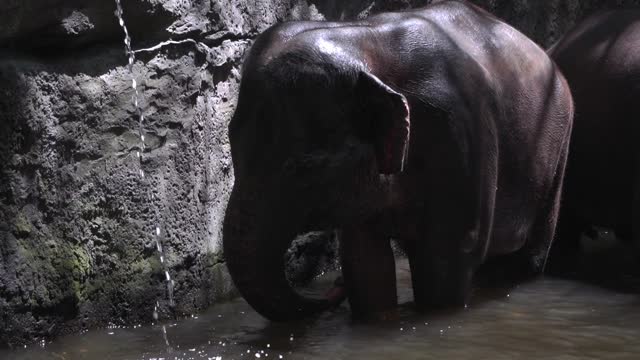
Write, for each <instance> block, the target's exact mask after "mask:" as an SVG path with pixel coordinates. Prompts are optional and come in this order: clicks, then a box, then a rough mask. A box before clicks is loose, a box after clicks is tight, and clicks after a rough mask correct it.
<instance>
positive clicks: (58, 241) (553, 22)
mask: <svg viewBox="0 0 640 360" xmlns="http://www.w3.org/2000/svg"><path fill="white" fill-rule="evenodd" d="M429 2H430V1H428V0H422V1H409V0H386V1H384V0H376V1H372V0H351V1H341V0H310V1H307V0H123V3H124V4H123V5H124V12H125V20H126V23H127V25H128V27H129V29H130V32H131V34H132V39H133V46H134V48H135V49H138V51H137V57H138V61H137V62H136V63H135V64H134V76H135V78H136V80H137V82H138V84H139V89H140V90H141V94H142V106H143V109H144V114H145V117H146V119H147V120H146V122H145V131H146V132H147V136H146V146H147V147H146V152H145V154H144V159H145V160H144V168H145V172H146V174H147V178H148V179H150V181H151V184H152V187H151V189H150V191H152V192H153V195H154V197H153V201H152V202H151V203H148V202H146V201H145V200H144V199H145V196H143V195H144V192H145V191H147V189H146V188H144V187H143V184H142V183H141V181H140V179H139V175H138V171H139V168H138V163H137V160H136V155H135V153H136V151H138V150H139V140H138V135H137V134H138V133H137V131H138V128H137V119H136V117H135V109H134V107H133V106H132V104H131V96H132V89H131V81H130V73H129V72H128V69H127V67H126V63H127V59H126V58H125V54H124V46H123V44H122V39H123V33H122V31H121V29H120V28H119V26H118V23H117V21H116V18H115V16H114V10H115V2H114V1H108V0H104V1H81V0H8V1H2V2H0V346H2V345H17V344H21V343H23V342H28V341H32V340H34V339H37V338H41V337H51V336H55V335H58V334H63V333H68V332H78V331H81V330H82V329H85V328H88V327H96V326H105V325H107V324H109V323H113V324H126V323H139V322H148V321H150V320H151V315H152V309H153V307H154V305H155V303H156V301H157V300H159V299H160V300H164V299H165V298H166V294H165V291H166V290H165V286H164V281H163V279H164V273H163V268H162V266H161V264H160V262H159V261H158V258H157V255H156V252H155V246H154V242H153V239H152V230H153V229H154V227H155V224H154V221H153V219H154V218H156V217H157V218H158V219H159V225H160V226H161V228H162V230H163V234H164V235H163V239H162V241H163V242H164V244H165V250H166V256H167V263H168V268H169V272H170V273H171V276H172V277H173V279H174V281H175V299H176V307H175V309H173V310H174V312H175V313H176V314H190V313H193V312H195V311H199V310H202V309H204V308H206V307H207V306H209V305H211V304H214V303H215V302H217V301H221V300H223V299H225V298H227V297H229V296H231V295H233V286H232V284H231V282H230V279H229V276H228V274H227V272H226V270H225V267H224V258H223V254H221V252H220V241H221V221H222V217H223V214H224V209H225V205H226V200H227V197H228V195H229V190H230V187H231V185H232V183H233V174H232V171H231V159H230V156H229V145H228V140H227V134H226V125H227V122H228V120H229V118H230V116H231V114H232V112H233V109H234V103H235V97H236V94H237V90H238V84H239V81H240V78H239V70H240V66H241V61H242V57H243V55H244V54H245V52H246V50H247V49H248V47H249V46H250V45H251V42H252V39H253V38H255V36H256V35H257V34H259V33H260V32H261V31H263V30H265V29H266V28H267V27H269V26H270V25H272V24H274V23H276V22H280V21H284V20H289V19H329V20H338V19H353V18H362V17H365V16H367V15H369V14H372V13H376V12H380V11H384V10H392V9H404V8H409V7H413V6H418V5H424V4H426V3H429ZM476 2H477V3H479V4H480V5H482V6H484V7H486V8H487V9H488V10H490V11H492V12H494V13H496V14H497V15H498V16H500V17H502V18H504V19H506V20H507V21H508V22H510V23H511V24H513V25H515V26H516V27H518V28H520V29H521V30H523V31H524V32H525V33H526V34H528V35H529V36H531V37H532V38H533V39H534V40H536V41H538V42H539V43H541V44H543V45H548V44H550V43H551V42H552V41H554V40H555V39H556V38H558V37H559V36H560V35H561V34H562V33H563V32H564V31H565V30H566V29H567V28H568V27H569V26H570V25H571V24H573V23H574V22H575V21H576V19H579V18H582V17H583V16H584V15H585V14H586V13H588V12H590V11H593V10H594V9H597V8H603V7H614V6H628V5H631V4H636V3H640V0H635V1H632V0H628V1H620V0H618V1H605V0H588V1H577V0H571V1H561V0H548V1H539V0H478V1H476ZM327 237H330V235H319V234H313V235H312V236H309V237H308V238H307V239H303V241H302V242H299V243H297V244H296V246H295V247H294V248H293V249H292V251H290V253H289V254H288V255H287V258H288V259H289V262H290V263H291V269H292V270H291V271H292V274H291V275H290V277H291V278H292V280H295V281H296V282H299V281H303V280H304V278H307V277H309V276H311V275H313V274H314V270H317V269H318V268H319V267H322V266H325V265H323V264H318V262H317V261H313V260H314V259H316V258H317V256H314V257H313V258H312V261H309V259H306V260H305V258H304V257H302V256H301V255H300V254H302V253H304V248H305V245H304V244H305V242H306V243H307V244H310V245H306V247H307V248H311V250H312V252H313V253H314V254H317V253H318V249H321V251H320V252H321V253H324V252H331V251H332V248H331V247H328V248H327V247H326V246H325V245H324V243H325V242H326V238H327ZM323 249H324V250H323ZM329 258H330V257H329ZM326 262H331V259H327V260H326V261H325V263H326ZM160 305H161V307H162V308H163V311H164V316H168V312H169V309H168V308H167V306H166V301H161V304H160Z"/></svg>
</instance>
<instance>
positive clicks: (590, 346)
mask: <svg viewBox="0 0 640 360" xmlns="http://www.w3.org/2000/svg"><path fill="white" fill-rule="evenodd" d="M601 260H602V259H601ZM616 267H618V268H616ZM407 268H408V266H407V264H406V262H400V263H399V264H398V276H399V288H400V293H399V295H400V301H401V303H404V305H402V307H401V310H400V318H399V319H398V320H395V321H391V322H387V323H382V324H369V325H363V324H354V323H352V322H351V320H350V318H349V309H348V306H347V305H346V304H345V305H343V306H342V307H340V308H338V309H336V310H335V311H333V312H330V313H326V314H324V315H322V316H321V317H319V318H317V319H313V320H307V321H304V322H299V323H295V324H273V323H270V322H268V321H266V320H264V319H263V318H261V317H260V316H259V315H257V314H256V313H255V312H254V311H253V310H252V309H251V308H250V307H249V306H248V305H247V304H246V303H245V302H244V301H243V300H241V299H238V300H234V301H232V302H229V303H226V304H221V305H217V306H215V307H213V308H212V309H211V310H210V311H208V312H207V313H205V314H200V315H199V316H197V317H193V318H187V319H183V320H180V321H177V322H175V323H172V324H169V325H168V326H167V331H168V335H169V338H170V342H171V345H172V346H173V347H172V348H171V349H168V348H167V347H166V345H165V342H164V340H163V339H162V337H160V336H158V329H159V328H158V326H157V325H156V326H143V327H138V328H125V329H104V330H95V331H90V332H88V333H85V334H82V335H77V336H69V337H64V338H59V339H57V340H55V341H54V342H52V343H47V344H45V345H44V346H42V345H38V344H36V345H32V346H31V347H28V348H26V349H19V350H14V351H12V352H4V353H3V352H0V358H1V359H12V360H13V359H16V360H21V359H25V360H26V359H29V360H31V359H101V360H104V359H161V358H164V359H167V360H168V359H257V358H260V359H265V358H266V359H279V358H280V356H282V358H283V359H639V358H640V295H638V293H639V292H638V291H635V290H638V289H640V287H638V286H635V285H637V284H638V282H637V281H636V280H634V278H633V277H634V276H637V274H635V275H629V274H624V271H623V270H621V269H620V268H619V262H618V261H617V259H615V258H614V259H613V260H612V261H611V262H607V261H599V262H596V263H592V264H588V265H586V271H585V273H589V272H591V273H592V274H593V273H597V274H600V273H603V271H601V270H599V269H602V270H607V273H609V275H607V276H603V278H605V277H611V276H613V277H617V278H619V279H622V280H620V281H617V282H610V283H606V285H608V286H609V285H611V286H614V287H617V289H615V290H612V289H605V287H602V286H601V285H602V284H600V285H591V284H588V283H587V282H583V281H578V280H563V279H554V278H549V277H547V278H545V279H538V280H535V281H531V282H528V283H525V284H520V285H519V286H517V287H515V288H511V289H507V288H493V289H488V290H482V291H476V293H475V294H474V297H473V301H472V303H471V304H470V305H469V307H468V308H467V309H461V310H457V311H448V312H438V313H433V314H422V315H421V314H417V313H415V312H414V311H413V310H412V307H411V304H410V303H409V301H410V299H411V289H410V286H409V285H410V278H409V273H408V269H407ZM614 268H616V269H614ZM611 273H613V274H611ZM595 278H597V276H596V277H595ZM638 278H640V277H636V278H635V279H638ZM593 279H594V278H593V277H592V280H593ZM625 279H626V280H625ZM329 280H331V279H328V278H327V279H323V280H321V281H325V282H328V281H329ZM621 281H622V282H625V281H626V283H625V284H622V282H621ZM629 284H631V286H629ZM621 285H624V286H621ZM634 288H635V290H634ZM623 290H624V291H623ZM630 290H633V291H630Z"/></svg>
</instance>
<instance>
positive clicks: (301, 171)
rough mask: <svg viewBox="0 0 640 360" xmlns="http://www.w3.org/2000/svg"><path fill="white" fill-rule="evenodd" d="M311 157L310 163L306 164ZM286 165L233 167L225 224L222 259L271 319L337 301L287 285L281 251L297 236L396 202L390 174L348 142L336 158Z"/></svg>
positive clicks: (359, 219)
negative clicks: (255, 169)
mask: <svg viewBox="0 0 640 360" xmlns="http://www.w3.org/2000/svg"><path fill="white" fill-rule="evenodd" d="M311 162H313V163H312V165H314V166H308V165H309V164H310V163H311ZM319 168H320V169H325V171H316V170H315V169H319ZM288 169H289V173H287V174H288V175H285V176H273V177H264V176H257V175H255V174H246V173H245V172H244V171H243V170H244V168H241V169H239V170H240V171H237V174H238V176H236V183H235V184H234V187H233V191H232V193H231V197H230V199H229V204H228V206H227V212H226V215H225V220H224V225H223V237H224V238H223V244H224V253H225V258H226V262H227V266H228V268H229V272H230V274H231V277H232V279H233V281H234V283H235V285H236V287H237V288H238V290H239V292H240V294H241V295H242V296H243V297H244V298H245V300H246V301H247V302H248V303H249V304H250V305H251V306H252V307H253V308H254V309H255V310H256V311H258V312H259V313H260V314H261V315H263V316H264V317H266V318H268V319H270V320H274V321H287V320H293V319H299V318H303V317H306V316H311V315H313V314H315V313H318V312H321V311H323V310H326V309H327V308H330V307H332V306H335V305H337V304H338V303H339V302H340V301H341V300H342V298H340V297H336V296H333V295H328V296H329V297H325V298H317V299H316V298H308V297H303V296H301V295H300V294H298V293H296V292H295V291H294V289H293V288H291V285H290V284H289V282H288V281H287V279H286V276H285V269H284V254H285V252H286V250H287V249H288V248H289V246H290V245H291V242H292V241H293V239H294V238H295V237H296V236H297V235H299V234H303V233H305V232H309V231H315V230H323V229H329V228H337V227H341V226H344V225H346V224H353V223H359V222H362V221H363V220H364V219H366V218H369V217H370V216H372V215H373V214H380V213H382V212H384V211H387V210H389V209H391V208H394V207H396V205H397V204H396V203H397V202H398V201H399V198H398V196H397V195H395V193H396V192H397V191H396V189H398V188H399V186H398V184H397V183H398V182H397V181H396V180H395V175H381V174H380V173H379V172H378V166H377V163H376V161H375V157H374V156H373V152H372V151H371V150H369V149H368V148H366V147H364V148H358V147H351V148H349V149H348V151H345V152H344V153H343V154H342V157H339V158H338V157H332V158H327V157H313V158H304V159H303V161H300V162H299V163H297V164H295V165H294V166H289V167H288ZM307 169H309V171H307Z"/></svg>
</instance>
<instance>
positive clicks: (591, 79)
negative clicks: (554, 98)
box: [548, 9, 640, 272]
mask: <svg viewBox="0 0 640 360" xmlns="http://www.w3.org/2000/svg"><path fill="white" fill-rule="evenodd" d="M638 44H640V9H626V10H610V11H605V12H600V13H597V14H594V15H592V16H590V17H588V18H586V19H585V20H584V21H583V22H581V23H580V24H578V25H576V26H575V27H574V28H573V29H571V30H570V31H568V32H567V33H566V34H565V35H564V36H563V37H562V38H561V39H560V40H559V41H558V42H557V43H556V44H555V45H553V46H552V47H551V48H550V49H549V50H548V53H549V55H550V56H551V58H552V59H553V60H554V61H555V62H556V64H557V65H558V67H559V68H560V70H561V71H562V72H563V74H564V76H565V77H566V79H567V81H568V83H569V86H570V88H571V91H572V93H573V97H574V100H575V106H576V117H575V126H574V128H573V132H572V135H571V141H570V144H571V145H570V150H569V158H568V160H567V170H566V171H567V174H566V179H565V184H564V190H563V192H564V194H563V196H562V198H563V200H562V206H561V210H560V217H559V220H558V234H557V239H556V242H555V245H554V246H553V248H552V251H551V260H550V265H551V267H552V268H553V269H554V270H555V271H557V272H565V271H568V270H572V269H571V268H570V266H571V265H570V264H572V263H574V262H575V260H576V256H577V254H578V253H579V250H580V236H581V234H582V233H583V232H585V231H590V230H591V229H590V228H591V227H592V226H600V227H606V228H610V229H613V230H614V231H615V233H616V235H617V236H618V237H619V238H622V239H629V240H631V239H632V238H633V240H636V241H637V240H639V235H640V234H639V233H638V231H639V230H640V229H639V228H638V226H639V225H640V222H639V220H640V218H639V217H638V216H639V215H640V178H639V177H638V172H639V171H640V157H639V156H640V152H639V151H638V148H637V143H638V139H640V132H639V131H640V128H639V127H638V121H637V119H638V118H639V117H640V105H639V104H638V99H640V51H639V50H638V49H637V46H638ZM591 233H593V231H591ZM571 260H573V261H571Z"/></svg>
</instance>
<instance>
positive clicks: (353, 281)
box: [340, 219, 398, 320]
mask: <svg viewBox="0 0 640 360" xmlns="http://www.w3.org/2000/svg"><path fill="white" fill-rule="evenodd" d="M378 220H379V219H374V220H372V221H369V222H367V223H364V224H357V225H351V226H348V227H345V228H344V229H342V236H341V238H340V258H341V262H342V274H343V277H344V283H345V287H346V289H347V296H348V298H349V304H350V305H351V311H352V314H353V317H354V318H356V319H359V320H370V319H376V320H377V319H388V318H390V317H393V316H394V313H395V309H396V307H397V303H398V296H397V288H396V272H395V270H396V269H395V260H394V257H393V251H392V249H391V244H390V241H389V238H388V237H387V236H386V233H385V232H384V231H383V229H382V225H381V224H380V221H378Z"/></svg>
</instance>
